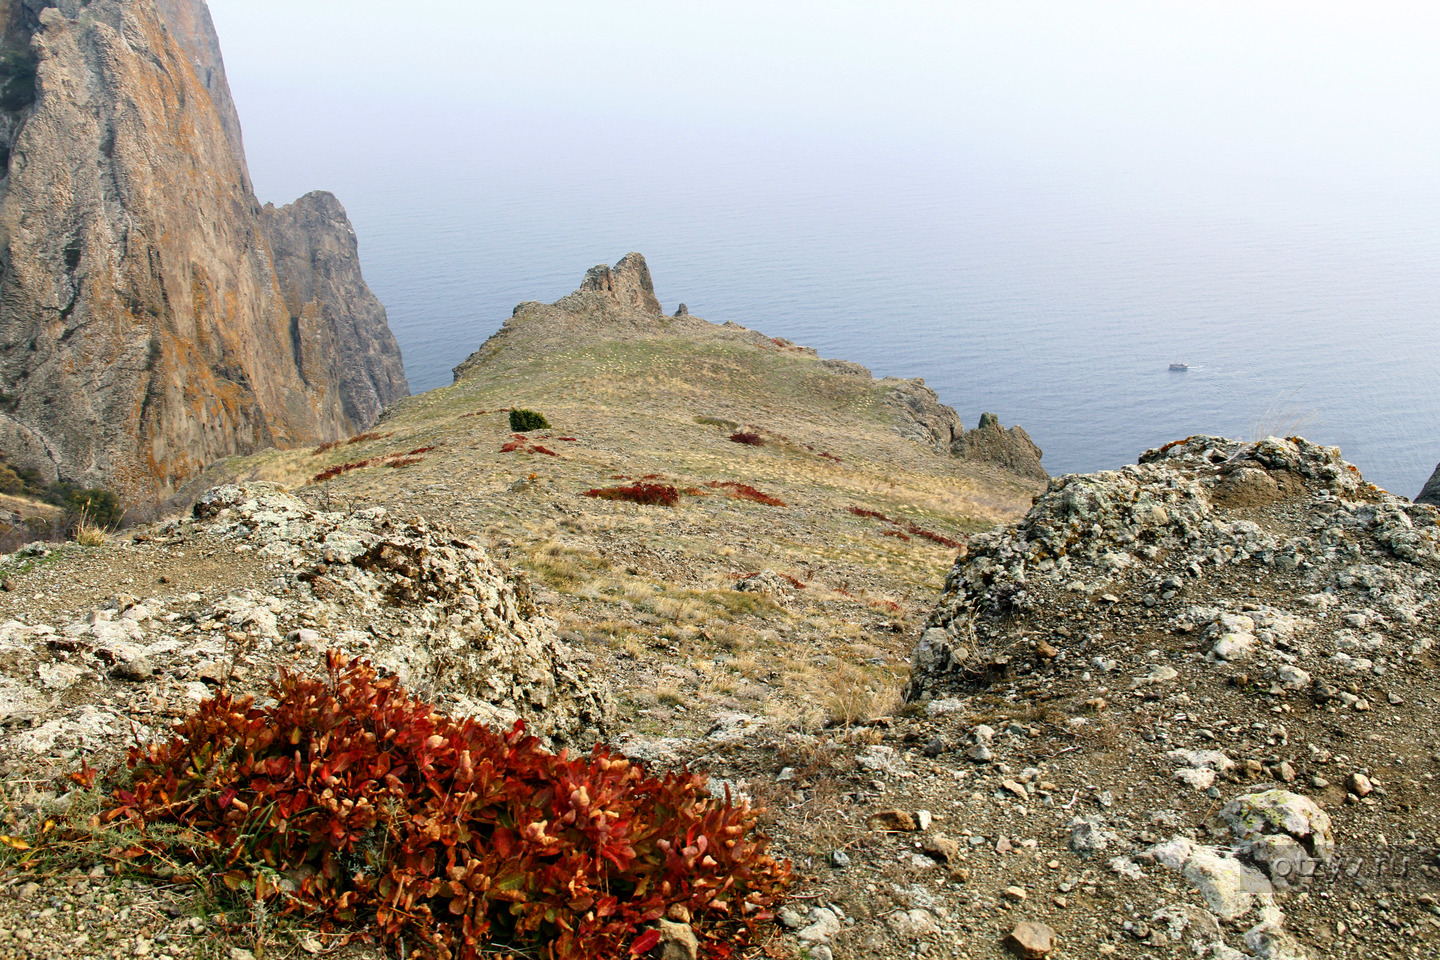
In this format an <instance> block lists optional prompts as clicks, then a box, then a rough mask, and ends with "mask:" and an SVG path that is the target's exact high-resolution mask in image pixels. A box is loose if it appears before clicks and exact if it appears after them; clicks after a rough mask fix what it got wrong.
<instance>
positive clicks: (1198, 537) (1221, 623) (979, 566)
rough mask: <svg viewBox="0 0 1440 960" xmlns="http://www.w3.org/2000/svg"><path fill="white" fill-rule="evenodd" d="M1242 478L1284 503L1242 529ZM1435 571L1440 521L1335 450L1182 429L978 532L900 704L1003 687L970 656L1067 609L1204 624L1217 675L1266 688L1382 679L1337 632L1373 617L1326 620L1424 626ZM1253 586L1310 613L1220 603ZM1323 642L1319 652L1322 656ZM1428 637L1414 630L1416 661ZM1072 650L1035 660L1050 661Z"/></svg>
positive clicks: (1363, 648) (1370, 647)
mask: <svg viewBox="0 0 1440 960" xmlns="http://www.w3.org/2000/svg"><path fill="white" fill-rule="evenodd" d="M1244 471H1251V472H1253V473H1257V474H1258V473H1263V474H1265V475H1266V476H1268V477H1269V478H1270V481H1272V482H1273V485H1274V487H1275V488H1276V490H1277V491H1278V493H1277V496H1278V497H1279V498H1280V499H1283V500H1284V502H1285V504H1286V507H1285V508H1284V509H1283V511H1282V512H1281V513H1279V514H1278V515H1277V518H1276V519H1275V521H1274V522H1270V523H1269V524H1268V525H1267V526H1262V525H1261V524H1259V523H1257V522H1256V521H1255V520H1254V519H1252V516H1251V514H1252V513H1253V505H1248V501H1247V505H1237V504H1236V501H1235V498H1234V485H1235V482H1236V481H1235V478H1236V477H1237V475H1239V474H1240V473H1243V472H1244ZM1252 479H1254V478H1252ZM1227 484H1228V485H1229V486H1227ZM1227 491H1228V492H1227ZM1237 567H1240V568H1242V569H1239V570H1234V571H1233V573H1232V568H1237ZM1242 572H1243V575H1242ZM1437 576H1440V513H1437V511H1436V510H1435V509H1433V508H1432V507H1430V506H1417V505H1415V504H1412V503H1410V502H1409V501H1406V500H1403V499H1401V498H1398V497H1393V496H1390V495H1389V494H1386V493H1385V492H1384V491H1382V490H1379V489H1378V488H1376V487H1374V486H1373V485H1370V484H1367V483H1365V481H1364V480H1363V478H1362V477H1361V476H1360V473H1359V471H1358V470H1357V469H1356V468H1355V467H1354V466H1352V465H1351V464H1348V463H1346V462H1345V461H1344V460H1343V459H1341V456H1340V451H1339V450H1337V449H1335V448H1333V447H1321V446H1318V445H1316V444H1312V443H1310V442H1308V441H1305V440H1302V439H1298V438H1296V439H1293V440H1279V439H1276V438H1273V437H1272V438H1268V439H1266V440H1263V441H1260V442H1258V443H1241V442H1238V441H1233V440H1225V439H1222V438H1217V437H1191V438H1190V439H1188V440H1186V441H1183V442H1180V443H1176V444H1170V445H1167V446H1166V447H1162V448H1160V449H1157V450H1151V451H1147V452H1146V453H1145V454H1144V455H1143V456H1142V457H1141V458H1140V463H1138V464H1135V465H1131V466H1127V467H1125V468H1124V469H1122V470H1118V471H1110V472H1104V473H1097V474H1090V475H1073V476H1067V477H1058V478H1055V479H1053V480H1051V481H1050V485H1049V488H1048V489H1047V491H1046V492H1045V493H1044V494H1042V495H1041V496H1040V497H1039V498H1038V499H1037V500H1036V502H1035V505H1034V507H1033V509H1031V511H1030V512H1029V514H1028V515H1027V516H1026V517H1025V519H1024V520H1022V521H1020V522H1019V523H1018V524H1015V525H1013V526H1010V527H1007V528H1000V529H997V530H995V531H993V532H990V533H986V534H979V535H975V536H972V537H971V538H970V540H969V542H968V544H967V548H966V551H965V552H964V553H963V554H962V555H961V556H960V558H959V559H958V560H957V562H956V564H955V566H954V568H953V569H952V570H951V571H950V574H949V576H948V577H947V579H946V584H945V592H944V595H943V596H942V598H941V601H940V603H939V604H938V605H937V607H936V609H935V611H934V612H933V614H932V615H931V617H930V620H929V622H928V623H927V624H926V626H925V630H924V632H923V634H922V637H921V640H920V642H919V644H917V647H916V650H915V655H914V657H913V671H912V679H911V683H910V685H909V688H908V689H907V691H906V696H907V698H908V699H910V700H920V701H925V700H934V699H939V698H946V697H953V696H954V695H955V694H956V693H959V692H973V691H974V690H975V689H977V688H978V689H983V688H985V687H988V686H990V685H992V684H994V683H996V682H998V681H1001V680H1003V679H1006V678H1007V676H1010V675H1012V674H1013V673H1014V672H1015V671H1014V670H1013V669H1012V668H1013V667H1014V666H1015V664H1008V665H1007V666H1006V669H1005V670H1004V671H1002V670H987V669H983V668H982V667H981V666H980V663H979V661H980V660H982V659H984V658H981V657H977V656H976V654H975V653H974V651H985V650H1022V649H1031V650H1033V649H1035V647H1036V633H1037V632H1039V633H1042V634H1043V633H1044V632H1045V631H1046V629H1047V628H1048V626H1049V625H1050V624H1051V623H1052V622H1053V617H1054V616H1055V615H1056V612H1057V611H1060V610H1064V611H1065V612H1066V613H1068V614H1071V615H1073V616H1074V617H1075V618H1077V619H1080V618H1085V619H1088V618H1090V617H1091V616H1096V617H1099V618H1101V619H1110V620H1114V621H1117V622H1119V623H1122V624H1125V625H1126V628H1127V629H1129V628H1131V627H1133V626H1135V625H1136V624H1137V623H1139V622H1140V621H1141V620H1143V619H1147V618H1153V617H1158V616H1161V615H1165V616H1169V617H1170V618H1172V619H1171V622H1172V624H1173V625H1174V626H1175V627H1176V628H1177V630H1176V632H1181V633H1194V632H1196V631H1198V632H1199V636H1200V639H1201V642H1202V643H1203V647H1201V648H1200V650H1201V652H1204V653H1205V654H1206V655H1207V658H1208V659H1209V660H1210V662H1211V663H1212V664H1214V665H1215V669H1217V670H1224V669H1226V667H1225V664H1227V663H1230V664H1234V663H1239V662H1244V663H1246V664H1247V666H1249V665H1251V664H1253V669H1255V670H1256V672H1257V673H1258V674H1259V675H1260V676H1263V677H1266V678H1273V679H1274V681H1275V683H1277V684H1278V685H1279V688H1278V689H1277V691H1276V692H1277V693H1278V692H1282V691H1284V690H1300V689H1305V688H1306V687H1307V686H1309V685H1310V684H1311V683H1312V682H1319V681H1318V680H1317V678H1319V677H1321V676H1322V669H1321V668H1322V667H1323V668H1324V671H1329V672H1342V673H1348V674H1366V673H1380V672H1383V668H1384V665H1383V664H1382V663H1381V657H1379V656H1377V655H1376V654H1375V653H1372V651H1375V650H1376V643H1377V641H1375V640H1374V639H1373V638H1372V637H1371V636H1356V635H1355V634H1354V633H1353V632H1352V633H1347V632H1346V631H1347V629H1348V630H1350V631H1359V630H1368V631H1373V630H1374V629H1375V628H1374V626H1373V621H1372V620H1371V619H1370V618H1369V617H1368V616H1366V617H1362V615H1361V614H1359V613H1347V614H1346V616H1347V617H1350V618H1360V619H1358V620H1357V621H1356V622H1355V623H1351V622H1350V621H1349V620H1347V621H1346V622H1345V623H1344V624H1343V627H1344V629H1342V624H1340V623H1337V622H1336V620H1335V619H1334V618H1332V619H1330V620H1329V621H1326V620H1325V619H1324V618H1325V613H1326V611H1327V610H1328V609H1329V608H1330V607H1332V606H1334V605H1335V604H1337V603H1342V602H1347V598H1348V599H1349V600H1353V602H1354V603H1356V604H1357V605H1358V604H1363V605H1364V606H1366V607H1383V608H1384V609H1383V616H1384V617H1385V619H1386V620H1387V621H1389V622H1390V623H1395V622H1397V621H1398V622H1400V623H1405V624H1417V623H1420V622H1422V620H1423V618H1424V617H1426V616H1431V615H1433V612H1434V610H1435V608H1436V606H1437V604H1436V599H1435V592H1434V591H1433V590H1432V589H1429V588H1428V587H1427V584H1430V583H1433V582H1434V579H1435V578H1436V577H1437ZM1256 579H1259V580H1261V581H1262V582H1276V581H1281V580H1285V581H1292V582H1291V583H1286V586H1287V587H1288V588H1290V589H1293V590H1294V595H1295V596H1296V597H1297V598H1298V602H1300V603H1303V604H1305V605H1306V606H1310V607H1313V608H1314V609H1315V611H1316V613H1315V614H1314V615H1313V616H1301V615H1299V614H1296V613H1294V612H1291V611H1289V610H1285V609H1277V608H1274V607H1269V606H1265V605H1263V604H1257V603H1255V602H1253V600H1251V598H1249V597H1248V596H1231V595H1227V592H1228V591H1230V590H1231V589H1233V590H1234V592H1235V593H1239V592H1240V587H1242V586H1243V585H1244V584H1245V582H1246V580H1248V581H1249V582H1250V583H1253V582H1255V580H1256ZM1198 581H1213V582H1214V586H1212V587H1211V589H1212V590H1213V589H1219V590H1220V591H1221V592H1220V593H1218V594H1213V595H1211V596H1208V597H1207V598H1206V602H1205V603H1204V604H1196V605H1192V606H1187V605H1186V603H1187V601H1186V600H1185V599H1183V595H1184V593H1185V590H1186V584H1187V583H1189V582H1198ZM1247 592H1248V591H1247ZM1132 605H1133V607H1132ZM1131 609H1135V610H1137V611H1139V613H1138V614H1137V615H1134V616H1132V615H1131V614H1130V612H1129V611H1130V610H1131ZM1241 610H1243V611H1244V612H1243V613H1241V612H1240V611H1241ZM1037 628H1038V629H1037ZM1317 637H1318V638H1323V639H1324V640H1325V642H1326V643H1327V644H1328V646H1327V647H1326V648H1325V649H1322V650H1316V649H1315V644H1316V640H1317ZM1432 645H1433V641H1431V640H1430V639H1429V638H1428V637H1422V638H1420V639H1418V640H1416V641H1415V644H1414V646H1415V647H1416V650H1415V651H1414V652H1417V653H1418V652H1423V651H1424V650H1426V649H1429V648H1430V647H1431V646H1432ZM961 651H963V653H964V656H960V655H959V652H961ZM1405 652H1406V653H1409V652H1411V651H1408V650H1407V651H1405ZM1065 653H1066V651H1064V650H1061V651H1060V653H1059V654H1058V655H1057V656H1056V657H1054V658H1048V657H1040V656H1037V657H1035V658H1034V660H1035V661H1036V663H1037V665H1038V666H1040V667H1041V668H1048V667H1049V666H1051V665H1061V664H1063V662H1064V655H1065ZM1317 654H1318V656H1317ZM1362 654H1364V655H1362ZM1105 663H1107V664H1108V663H1109V661H1108V660H1107V661H1105ZM1300 663H1303V664H1304V668H1303V669H1302V668H1301V667H1300V666H1298V664H1300ZM1022 666H1030V664H1024V665H1022ZM1104 669H1109V667H1105V668H1104ZM1235 679H1236V680H1237V682H1248V681H1246V680H1245V676H1244V675H1242V674H1235ZM1136 683H1137V685H1138V686H1137V689H1138V688H1139V687H1142V686H1144V685H1145V684H1144V683H1143V682H1141V680H1139V679H1137V681H1136ZM1327 689H1328V688H1327ZM1342 699H1343V698H1342ZM1356 699H1357V703H1356V704H1353V705H1352V706H1353V708H1354V709H1356V710H1360V711H1364V710H1365V709H1366V707H1367V706H1368V703H1363V702H1358V701H1360V700H1362V699H1363V698H1358V697H1357V698H1356ZM1347 705H1350V704H1347Z"/></svg>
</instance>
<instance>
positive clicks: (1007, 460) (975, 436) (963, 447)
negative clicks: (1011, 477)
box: [952, 413, 1050, 480]
mask: <svg viewBox="0 0 1440 960" xmlns="http://www.w3.org/2000/svg"><path fill="white" fill-rule="evenodd" d="M952 449H953V450H954V452H955V455H956V456H957V457H963V458H965V459H966V460H983V461H985V462H987V463H993V464H996V465H998V466H1001V467H1004V468H1005V469H1006V470H1009V471H1010V472H1011V473H1018V474H1019V475H1020V476H1022V477H1030V478H1031V479H1034V480H1048V479H1050V474H1049V473H1047V472H1046V470H1045V468H1044V467H1042V466H1041V465H1040V457H1041V456H1042V452H1041V450H1040V448H1039V447H1037V446H1035V443H1034V441H1033V440H1031V439H1030V435H1029V434H1028V433H1026V432H1025V430H1024V429H1023V428H1021V427H1018V426H1015V427H1011V428H1010V429H1009V430H1006V429H1005V428H1004V427H1002V426H1000V419H999V418H998V417H996V416H995V414H993V413H984V414H981V415H980V425H979V426H978V427H976V428H975V429H974V430H967V431H965V432H964V433H963V434H962V435H961V436H959V437H957V438H956V439H955V441H954V445H953V447H952Z"/></svg>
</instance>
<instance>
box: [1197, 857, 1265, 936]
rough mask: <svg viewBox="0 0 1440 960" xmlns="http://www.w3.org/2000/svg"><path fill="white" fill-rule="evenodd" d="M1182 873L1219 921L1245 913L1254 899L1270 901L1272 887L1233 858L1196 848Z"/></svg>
mask: <svg viewBox="0 0 1440 960" xmlns="http://www.w3.org/2000/svg"><path fill="white" fill-rule="evenodd" d="M1182 873H1183V874H1184V876H1185V879H1186V880H1189V881H1190V882H1191V883H1192V884H1194V885H1195V888H1196V889H1197V890H1199V891H1200V894H1201V896H1203V897H1204V898H1205V903H1206V905H1207V906H1209V908H1210V910H1211V912H1213V913H1214V914H1215V915H1216V916H1217V917H1219V918H1220V919H1222V920H1235V919H1237V918H1239V917H1243V916H1244V915H1245V914H1247V913H1249V912H1250V910H1251V908H1252V907H1253V906H1254V905H1255V902H1256V900H1257V898H1258V899H1260V900H1262V901H1264V902H1271V901H1273V899H1274V896H1275V889H1274V887H1272V886H1271V885H1270V881H1269V880H1267V879H1266V878H1265V875H1264V874H1263V873H1261V872H1260V871H1259V870H1256V869H1255V868H1254V867H1251V866H1247V865H1246V864H1244V863H1241V862H1240V861H1239V860H1236V859H1234V858H1233V857H1226V856H1222V855H1221V854H1219V853H1217V852H1215V851H1212V850H1208V849H1204V848H1197V849H1196V850H1195V851H1194V852H1193V853H1192V854H1191V856H1190V859H1189V860H1188V861H1186V863H1185V867H1184V870H1183V871H1182Z"/></svg>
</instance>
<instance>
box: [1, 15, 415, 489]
mask: <svg viewBox="0 0 1440 960" xmlns="http://www.w3.org/2000/svg"><path fill="white" fill-rule="evenodd" d="M0 10H3V13H0V26H3V29H4V45H5V47H6V48H7V49H10V50H20V51H24V50H29V51H31V52H33V55H34V67H35V69H34V76H33V80H30V81H27V80H26V74H25V71H24V69H23V65H24V63H26V62H28V61H25V60H24V56H23V55H22V54H16V55H14V56H11V57H9V58H7V59H5V60H4V61H3V70H4V71H8V73H6V74H5V76H3V77H0V83H3V86H0V159H3V160H7V161H8V169H7V170H5V171H3V172H4V174H5V175H4V176H3V177H0V268H3V271H0V392H3V394H4V398H3V402H0V452H3V453H4V455H5V457H6V459H7V460H9V461H10V462H11V463H14V464H15V465H17V466H25V467H31V468H34V469H37V470H39V471H40V472H41V474H42V476H44V477H45V478H46V479H49V480H54V479H56V478H64V479H68V480H74V481H78V482H82V483H86V484H103V485H106V486H110V487H113V488H115V489H117V490H119V491H120V492H122V493H123V494H124V495H125V496H126V497H127V498H129V499H132V500H148V499H154V498H159V497H163V496H165V495H167V494H168V493H169V492H171V491H173V490H174V489H175V488H176V487H177V486H178V485H179V484H181V483H182V482H183V481H184V480H185V479H186V478H188V477H190V476H192V475H194V474H196V473H197V472H199V470H201V469H202V468H203V467H204V466H205V465H206V464H207V463H209V462H210V461H213V460H216V459H219V458H222V457H226V456H231V455H235V454H244V453H250V452H253V451H255V450H258V449H262V448H264V447H267V446H271V445H277V446H285V445H297V444H305V443H313V442H318V441H321V440H331V439H337V438H339V437H342V436H345V435H347V434H349V433H352V432H354V431H355V430H357V429H363V428H364V427H366V426H368V425H369V424H370V423H372V422H373V420H374V418H375V416H377V415H378V407H380V406H383V405H384V404H385V403H389V402H392V401H393V400H395V399H398V398H399V397H400V396H403V395H404V394H405V393H406V392H407V391H406V389H405V386H404V381H403V376H401V377H399V379H398V380H397V375H398V373H397V372H398V368H399V355H398V351H397V350H395V348H394V341H393V338H390V336H389V332H388V328H387V326H386V324H385V320H384V314H383V310H379V309H378V307H379V305H378V304H377V303H374V298H373V296H370V295H369V294H368V291H364V290H363V281H361V280H360V279H359V268H358V265H357V264H355V263H354V262H353V261H354V246H353V245H354V240H353V231H351V230H350V228H349V224H348V222H343V220H344V213H343V211H341V210H340V208H339V205H338V204H334V205H333V207H331V206H327V205H325V204H322V203H319V202H309V203H307V202H306V201H302V202H301V204H297V205H296V207H297V208H298V209H296V210H294V211H293V212H291V213H285V212H283V211H277V212H276V213H275V214H273V215H271V216H269V217H267V216H265V215H264V214H262V211H261V209H260V205H259V203H258V202H257V201H256V199H255V196H254V194H253V192H252V191H251V188H250V181H249V176H248V173H247V171H246V169H245V160H244V151H243V146H242V142H241V138H240V128H239V121H238V118H237V117H236V114H235V108H234V103H233V101H232V100H231V98H230V93H229V87H228V83H227V81H226V79H225V74H224V65H223V63H222V61H221V58H220V50H219V44H218V41H216V39H215V34H214V28H213V25H212V24H211V22H210V15H209V11H208V8H207V7H206V6H205V3H204V2H203V0H91V2H90V3H88V4H83V5H82V4H81V3H79V2H78V0H64V2H61V3H60V4H59V6H58V8H57V7H56V6H55V5H54V4H53V3H42V2H39V0H8V2H7V0H0ZM17 63H18V64H20V65H21V66H20V67H17V66H16V64H17ZM17 70H19V71H20V72H19V73H16V71H17ZM27 84H28V85H27ZM307 200H309V198H307ZM337 218H338V219H337ZM311 228H314V229H316V230H318V231H319V232H318V233H317V234H316V235H315V236H313V237H310V238H303V239H302V237H301V236H300V234H301V233H303V232H304V231H306V230H309V229H311ZM275 239H278V240H281V241H282V243H281V246H282V248H283V253H282V254H281V255H280V256H278V257H277V256H272V252H271V243H270V241H271V240H275ZM347 257H348V258H349V260H350V261H351V262H350V263H348V264H346V263H345V262H344V261H345V260H346V258H347ZM307 259H308V262H307ZM277 260H279V263H278V266H279V267H280V269H279V270H278V271H277ZM362 292H363V295H362ZM292 305H293V309H292ZM357 336H358V337H359V341H358V342H356V338H357ZM382 357H383V359H381V358H382ZM363 358H371V359H370V360H369V361H368V362H366V361H365V360H364V359H363Z"/></svg>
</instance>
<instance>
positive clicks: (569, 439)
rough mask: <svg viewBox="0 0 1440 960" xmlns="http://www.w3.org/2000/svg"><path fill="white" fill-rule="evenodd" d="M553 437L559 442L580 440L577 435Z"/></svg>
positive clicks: (576, 441) (577, 441)
mask: <svg viewBox="0 0 1440 960" xmlns="http://www.w3.org/2000/svg"><path fill="white" fill-rule="evenodd" d="M555 439H556V440H559V441H560V442H561V443H579V442H580V438H579V437H556V438H555Z"/></svg>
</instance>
